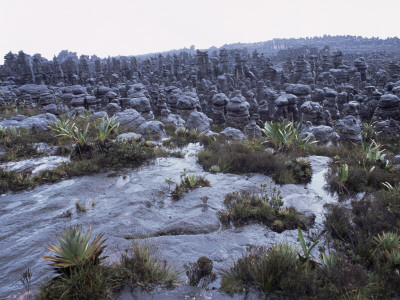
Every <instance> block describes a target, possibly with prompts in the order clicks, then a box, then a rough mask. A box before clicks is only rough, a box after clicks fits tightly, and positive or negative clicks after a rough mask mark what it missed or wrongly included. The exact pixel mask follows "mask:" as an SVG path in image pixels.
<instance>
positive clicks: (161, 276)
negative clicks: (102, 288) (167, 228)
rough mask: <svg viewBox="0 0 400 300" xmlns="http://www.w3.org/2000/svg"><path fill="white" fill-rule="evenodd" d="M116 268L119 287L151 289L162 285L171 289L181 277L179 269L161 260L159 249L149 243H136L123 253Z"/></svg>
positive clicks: (115, 278) (115, 277)
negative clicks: (137, 286) (135, 286)
mask: <svg viewBox="0 0 400 300" xmlns="http://www.w3.org/2000/svg"><path fill="white" fill-rule="evenodd" d="M114 268H115V270H114V280H115V281H116V282H118V285H119V286H123V285H129V286H134V285H140V286H142V287H143V286H144V287H146V288H149V289H150V288H152V287H153V286H155V285H159V284H162V285H164V286H167V287H171V286H173V285H174V284H175V283H176V281H177V280H178V278H179V277H180V273H179V272H178V271H177V269H176V268H175V267H174V266H169V265H168V263H167V261H166V260H163V259H161V258H160V254H159V252H158V249H157V248H155V247H154V246H152V245H150V244H149V243H148V242H137V243H134V244H133V245H132V247H131V249H128V250H126V251H125V253H122V256H121V260H120V262H119V263H118V264H117V265H116V266H115V267H114Z"/></svg>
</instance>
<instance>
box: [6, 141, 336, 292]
mask: <svg viewBox="0 0 400 300" xmlns="http://www.w3.org/2000/svg"><path fill="white" fill-rule="evenodd" d="M199 149H200V147H199V146H198V145H194V144H190V145H189V146H188V147H187V148H186V149H185V150H184V153H185V158H183V159H179V158H159V159H156V161H155V162H154V163H152V164H149V165H145V166H142V167H140V168H139V169H136V170H133V171H132V170H124V171H121V172H120V173H119V174H118V176H116V177H109V176H107V175H108V174H98V175H95V176H84V177H81V178H76V179H71V180H66V181H63V182H60V183H57V184H53V185H45V186H41V187H38V188H36V189H34V190H32V191H28V192H24V193H21V194H6V195H2V196H1V197H0V199H1V201H0V223H1V224H0V225H1V226H2V228H3V230H2V231H1V234H0V247H1V248H2V249H6V250H5V251H4V250H3V251H1V253H0V262H1V264H0V270H1V272H0V281H1V282H2V283H3V284H2V286H1V288H0V296H1V297H5V296H9V295H11V294H12V293H14V292H16V291H18V290H21V285H20V283H19V281H18V278H19V276H20V273H21V272H22V271H23V270H24V269H26V268H27V267H29V268H31V270H32V273H33V284H38V283H40V282H43V280H44V278H45V277H46V276H48V271H47V267H45V265H46V263H45V261H44V260H42V259H41V258H42V257H43V256H44V255H45V254H46V250H45V249H44V248H43V246H44V245H46V244H47V243H48V242H49V239H50V240H51V239H53V238H54V237H55V236H56V234H58V233H60V232H61V231H62V230H63V229H64V228H65V227H68V226H71V225H75V224H82V225H83V226H84V227H88V226H90V225H93V228H94V234H98V233H100V232H104V233H105V235H106V236H107V239H108V240H107V243H108V248H107V255H109V256H110V258H109V259H110V260H114V259H117V257H118V251H119V250H120V251H123V250H124V249H126V248H128V247H129V245H130V243H131V242H132V240H138V239H139V240H140V239H148V240H150V242H151V243H153V244H154V245H156V246H158V247H160V248H162V254H163V257H164V258H165V259H167V260H170V261H171V262H173V263H175V264H176V265H178V266H181V265H183V264H184V263H187V262H191V261H194V260H196V259H198V258H199V257H200V256H203V255H205V256H208V257H209V258H210V259H212V260H213V261H214V265H215V267H216V268H217V269H218V268H221V267H224V266H225V264H226V263H227V262H229V261H231V260H233V259H234V258H237V257H239V255H240V254H241V253H242V252H243V251H244V250H245V248H246V246H248V245H250V244H262V245H271V244H273V243H275V242H278V241H289V242H292V243H297V231H296V230H287V231H284V232H283V233H281V234H278V233H276V232H273V231H272V230H270V229H269V228H268V227H265V226H262V225H257V224H253V225H248V226H244V227H237V228H235V227H232V228H229V229H223V228H222V227H221V225H220V222H219V219H218V212H219V211H220V210H223V209H225V205H224V203H223V201H224V198H225V195H226V194H228V193H230V192H232V191H239V190H241V189H258V188H259V187H260V184H263V183H269V182H270V180H271V179H270V178H269V177H266V176H263V175H258V174H248V175H233V174H211V173H207V172H204V171H203V169H202V168H201V166H199V165H198V164H197V163H196V160H197V156H196V153H197V152H198V151H199ZM309 159H310V161H311V164H312V168H313V172H314V175H313V179H312V181H311V183H310V184H308V185H285V186H282V187H280V189H281V191H282V195H283V197H284V198H283V199H284V202H285V205H293V206H295V207H296V208H297V209H298V210H299V211H300V212H305V213H307V212H312V213H313V214H315V216H316V223H315V226H314V227H313V228H312V229H311V230H312V231H313V230H315V231H318V230H320V229H321V226H322V220H323V212H324V210H323V205H324V204H325V203H330V202H334V201H337V199H336V197H331V196H330V195H329V194H328V193H327V192H326V191H325V190H324V189H323V186H324V184H325V181H324V176H323V175H324V172H326V170H327V165H328V163H329V159H327V158H324V157H317V156H313V157H310V158H309ZM184 169H186V173H187V174H197V175H202V176H205V177H206V178H207V179H208V180H210V182H211V187H204V188H199V189H196V190H193V191H191V192H190V193H188V194H187V195H185V196H184V197H183V198H182V199H180V200H179V201H173V200H172V198H171V193H170V187H169V185H168V182H167V181H166V179H168V178H170V179H171V180H172V181H175V182H178V181H179V175H180V174H181V173H182V172H183V170H184ZM272 186H273V185H272ZM272 186H271V187H272ZM77 201H79V202H80V203H83V204H85V205H86V207H87V212H86V213H82V212H78V211H77V210H76V209H75V202H77ZM91 203H94V205H92V206H91ZM67 211H70V212H71V215H70V216H68V217H66V216H67V215H69V214H66V212H67ZM182 289H183V290H181V293H182V294H185V295H186V294H187V295H190V293H193V290H191V289H190V288H188V290H185V288H182ZM137 293H139V292H135V293H134V294H133V295H129V297H137V295H138V294H137ZM170 293H171V294H170ZM174 293H175V292H166V295H167V296H168V295H176V294H174ZM177 293H178V294H179V293H180V292H177ZM195 293H201V292H200V291H195ZM212 293H217V292H212ZM217 294H218V293H217ZM123 295H124V293H122V294H121V297H125V296H123ZM135 295H136V296H135ZM139 295H141V294H140V293H139ZM218 297H219V296H218ZM221 297H224V296H221ZM121 299H132V298H121ZM133 299H135V298H133Z"/></svg>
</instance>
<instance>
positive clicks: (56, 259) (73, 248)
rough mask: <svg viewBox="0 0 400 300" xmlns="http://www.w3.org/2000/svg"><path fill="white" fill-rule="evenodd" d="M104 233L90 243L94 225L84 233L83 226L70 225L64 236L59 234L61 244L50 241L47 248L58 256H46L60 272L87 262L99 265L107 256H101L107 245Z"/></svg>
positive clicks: (62, 272) (65, 271)
mask: <svg viewBox="0 0 400 300" xmlns="http://www.w3.org/2000/svg"><path fill="white" fill-rule="evenodd" d="M103 235H104V234H103V233H100V234H99V235H98V236H96V237H95V238H94V239H93V241H92V243H90V244H89V242H90V238H91V236H92V227H90V228H89V230H88V231H87V232H86V234H83V232H82V226H75V227H70V228H68V229H66V230H64V232H63V234H62V236H57V239H58V241H59V243H60V246H57V245H55V244H52V243H50V244H49V247H45V248H46V249H47V250H49V251H51V252H54V253H55V254H56V256H45V257H44V259H46V260H48V261H51V262H52V263H51V264H50V265H51V266H53V267H54V268H55V271H56V272H57V273H59V274H64V273H68V272H69V271H70V270H71V269H72V268H75V267H77V266H79V265H83V264H85V263H90V264H93V265H97V264H99V263H100V261H102V260H103V259H105V258H106V257H104V256H103V257H100V256H101V254H102V253H103V251H104V249H105V248H106V245H103V244H104V242H105V241H106V240H105V239H103Z"/></svg>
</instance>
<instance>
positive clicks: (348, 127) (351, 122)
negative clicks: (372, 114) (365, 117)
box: [336, 115, 362, 142]
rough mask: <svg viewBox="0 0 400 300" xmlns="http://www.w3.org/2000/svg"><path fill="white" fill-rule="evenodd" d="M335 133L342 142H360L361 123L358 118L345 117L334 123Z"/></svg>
mask: <svg viewBox="0 0 400 300" xmlns="http://www.w3.org/2000/svg"><path fill="white" fill-rule="evenodd" d="M336 131H337V132H338V133H339V135H340V139H341V140H344V141H352V142H361V140H362V135H361V134H362V123H361V121H360V119H359V118H356V117H354V116H352V115H348V116H345V117H344V118H343V119H340V120H338V121H337V123H336Z"/></svg>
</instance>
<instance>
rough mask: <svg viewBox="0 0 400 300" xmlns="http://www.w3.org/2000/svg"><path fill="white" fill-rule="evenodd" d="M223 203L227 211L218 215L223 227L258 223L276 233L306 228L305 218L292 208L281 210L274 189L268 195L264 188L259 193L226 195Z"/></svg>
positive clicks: (278, 192)
mask: <svg viewBox="0 0 400 300" xmlns="http://www.w3.org/2000/svg"><path fill="white" fill-rule="evenodd" d="M224 203H225V205H226V206H227V210H224V211H222V212H220V214H219V217H220V220H221V222H222V223H223V224H224V225H229V224H230V222H233V223H234V224H236V225H243V224H247V223H252V222H258V223H261V224H265V225H267V226H270V227H271V228H272V229H273V230H274V231H276V232H282V231H284V230H287V229H295V228H297V227H301V228H303V229H305V228H306V220H305V217H304V216H303V215H301V214H300V213H299V212H297V210H296V209H295V208H294V207H287V208H282V205H283V201H282V196H281V194H280V191H279V190H277V189H276V188H273V189H271V191H270V193H268V192H267V190H266V187H265V186H263V188H262V191H261V192H254V191H248V190H244V191H240V192H233V193H230V194H228V195H226V197H225V200H224Z"/></svg>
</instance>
